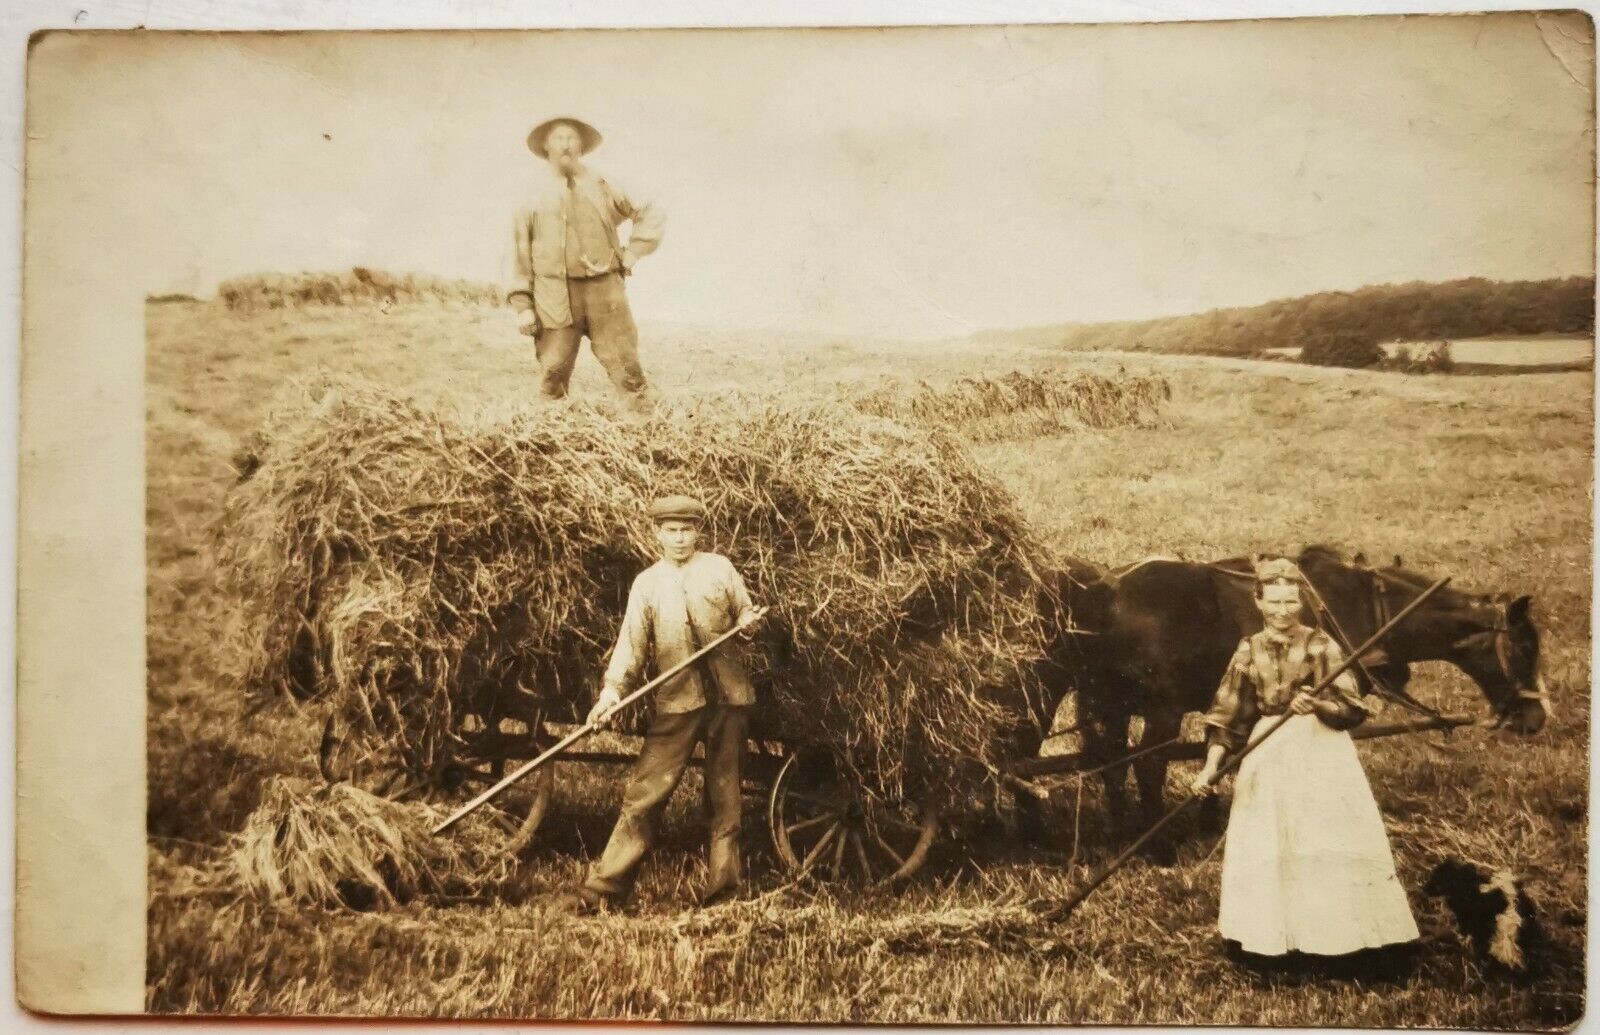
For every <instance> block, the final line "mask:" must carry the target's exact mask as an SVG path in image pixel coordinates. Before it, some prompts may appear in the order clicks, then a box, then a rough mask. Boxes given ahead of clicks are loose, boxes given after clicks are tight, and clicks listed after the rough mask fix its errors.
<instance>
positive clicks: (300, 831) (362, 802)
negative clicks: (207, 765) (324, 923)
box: [222, 778, 516, 909]
mask: <svg viewBox="0 0 1600 1035" xmlns="http://www.w3.org/2000/svg"><path fill="white" fill-rule="evenodd" d="M442 815H443V814H442V813H440V812H436V811H435V810H434V809H432V808H430V807H429V806H427V805H425V804H422V803H417V802H413V803H409V804H400V803H398V802H393V801H389V800H387V799H385V798H380V797H377V796H376V795H372V794H368V793H366V792H365V791H362V790H360V789H359V788H356V787H352V786H351V785H350V784H347V783H334V784H328V785H325V786H322V787H318V788H316V789H310V788H308V787H306V786H305V785H303V784H298V783H296V782H295V781H291V780H285V779H282V778H274V779H273V780H271V781H270V782H269V783H268V784H267V786H266V788H265V790H264V792H263V794H262V799H261V804H260V806H259V807H257V809H256V810H255V811H254V812H252V813H251V814H250V818H249V819H248V820H247V821H246V822H245V825H244V827H243V829H242V830H240V831H239V832H238V833H237V834H235V835H234V836H233V838H232V840H231V842H230V844H229V846H228V851H227V853H226V854H225V855H224V857H223V859H222V865H223V869H224V872H225V873H226V874H227V875H228V876H229V877H231V878H232V880H233V882H234V884H235V885H236V886H237V887H238V888H239V889H240V890H241V891H244V892H246V893H247V894H250V895H252V896H254V897H257V898H261V899H264V900H267V901H287V902H294V903H298V904H304V905H317V906H328V907H333V906H341V905H343V906H349V907H351V908H354V909H371V908H374V907H377V906H394V905H396V904H398V903H404V902H409V901H411V900H412V899H414V898H418V897H421V896H436V895H477V894H483V893H486V892H489V891H491V890H494V889H496V888H498V887H500V886H501V885H503V884H504V883H505V882H506V881H507V880H509V879H510V877H511V875H512V874H513V872H514V871H515V868H516V860H515V859H514V858H513V857H512V856H511V855H510V854H509V853H507V852H506V851H505V850H504V847H503V845H504V842H505V832H504V831H503V830H500V829H498V828H496V827H494V826H493V825H492V824H490V823H489V821H488V820H486V819H485V818H484V817H483V816H481V815H477V816H471V817H468V820H467V821H466V822H465V823H463V824H462V825H460V826H458V827H457V828H456V831H457V832H456V834H455V836H453V837H447V838H441V837H434V836H432V834H430V833H429V831H430V829H431V828H432V827H433V825H434V824H435V823H437V822H438V821H439V820H440V819H441V818H442Z"/></svg>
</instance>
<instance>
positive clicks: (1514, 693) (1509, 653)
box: [1356, 555, 1550, 734]
mask: <svg viewBox="0 0 1600 1035" xmlns="http://www.w3.org/2000/svg"><path fill="white" fill-rule="evenodd" d="M1356 562H1357V564H1361V563H1362V559H1361V558H1360V556H1359V555H1358V556H1357V558H1356ZM1368 571H1369V572H1370V575H1371V578H1372V582H1373V591H1374V593H1375V594H1376V596H1377V600H1378V612H1379V616H1380V617H1382V616H1383V615H1384V614H1389V615H1392V614H1394V613H1395V612H1397V611H1399V610H1400V609H1401V608H1402V607H1404V606H1405V605H1406V604H1407V603H1409V602H1410V601H1411V600H1412V599H1414V598H1415V597H1416V596H1417V595H1418V594H1419V593H1420V592H1421V591H1422V590H1424V589H1426V588H1427V586H1428V585H1429V584H1430V583H1431V582H1432V581H1433V580H1431V579H1429V578H1427V577H1425V576H1423V575H1420V574H1418V573H1417V572H1415V571H1411V570H1410V569H1407V568H1406V567H1405V566H1404V565H1403V564H1402V562H1401V560H1400V558H1399V557H1396V558H1395V559H1394V564H1392V565H1390V566H1389V567H1386V568H1381V569H1368ZM1394 640H1395V644H1394V646H1393V649H1392V653H1393V654H1394V655H1395V656H1396V660H1404V661H1434V660H1437V661H1448V662H1450V663H1451V664H1453V665H1455V666H1456V667H1457V668H1459V669H1461V670H1462V671H1463V672H1465V673H1466V674H1467V675H1468V676H1470V677H1471V678H1472V681H1473V682H1475V683H1477V684H1478V688H1479V689H1480V690H1481V691H1482V692H1483V696H1484V699H1485V700H1486V701H1488V702H1489V706H1490V707H1491V708H1493V709H1494V712H1495V717H1496V725H1497V726H1505V727H1507V728H1509V729H1511V730H1513V731H1515V732H1517V733H1522V734H1532V733H1537V732H1539V730H1540V729H1542V728H1543V727H1544V724H1545V720H1546V719H1548V718H1549V715H1550V710H1549V705H1548V703H1547V700H1546V694H1545V687H1544V678H1543V676H1541V675H1540V672H1539V630H1538V628H1537V627H1536V626H1535V625H1534V622H1533V598H1532V597H1531V596H1527V595H1522V596H1513V595H1512V594H1509V593H1495V594H1479V593H1467V592H1463V591H1460V590H1457V589H1455V588H1454V587H1448V586H1447V587H1445V589H1443V590H1441V591H1440V592H1438V593H1436V594H1434V596H1433V597H1432V598H1431V599H1430V600H1429V601H1428V603H1427V604H1426V605H1425V606H1424V607H1423V608H1422V609H1421V610H1419V611H1418V612H1417V613H1416V614H1415V615H1414V616H1413V617H1412V619H1411V620H1408V621H1406V622H1404V623H1403V624H1402V626H1401V627H1400V628H1398V629H1396V631H1395V636H1394Z"/></svg>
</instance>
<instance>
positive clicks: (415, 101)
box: [29, 15, 1594, 337]
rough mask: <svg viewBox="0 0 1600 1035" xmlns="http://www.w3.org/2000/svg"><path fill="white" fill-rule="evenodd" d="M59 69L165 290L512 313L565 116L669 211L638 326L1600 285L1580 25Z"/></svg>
mask: <svg viewBox="0 0 1600 1035" xmlns="http://www.w3.org/2000/svg"><path fill="white" fill-rule="evenodd" d="M46 43H47V45H46V46H42V47H40V48H37V49H36V51H35V54H34V60H33V62H32V66H31V67H30V74H31V75H32V77H33V80H32V82H31V83H30V91H31V92H30V103H31V104H32V105H33V107H32V108H31V109H30V120H31V121H30V124H29V134H30V138H32V141H33V146H36V147H64V148H70V149H77V150H82V151H86V152H87V153H89V154H91V155H93V156H94V157H95V158H97V159H98V161H99V163H100V166H101V168H102V169H103V170H104V176H103V177H102V179H101V180H100V181H99V182H97V183H93V184H72V185H61V189H71V190H79V191H95V192H98V191H114V192H118V193H124V194H126V195H127V196H128V197H130V198H136V199H138V204H137V205H135V206H133V211H132V214H131V215H130V217H129V218H130V219H131V220H132V221H133V224H134V225H133V226H132V229H133V230H134V231H135V233H136V237H137V239H138V240H140V241H142V242H143V244H142V247H143V249H144V253H143V255H142V259H143V260H144V261H143V268H144V270H145V271H146V273H145V275H146V277H147V282H146V284H145V285H144V287H145V289H146V290H148V291H169V290H183V291H192V292H197V293H200V294H209V293H210V292H211V290H212V289H213V288H214V286H215V284H216V282H217V281H218V280H220V279H222V278H225V277H229V276H234V275H238V274H242V273H252V272H258V271H285V272H293V271H300V270H325V269H326V270H337V269H344V268H348V267H350V266H352V265H367V266H373V267H378V268H381V269H386V270H391V271H395V272H408V271H410V272H426V273H434V274H439V275H444V276H461V277H469V278H474V279H498V278H499V277H500V275H501V272H502V270H503V264H504V263H505V261H506V256H507V245H508V243H509V235H510V229H509V220H510V214H511V212H512V210H513V209H514V208H515V207H516V205H517V204H518V202H519V200H520V199H521V197H522V195H523V193H524V191H525V189H526V187H525V184H526V182H527V180H528V177H529V174H530V172H531V171H532V168H533V163H534V161H535V159H534V158H533V157H532V156H531V155H529V154H528V152H527V151H526V149H525V148H524V145H523V139H524V137H525V135H526V133H527V131H528V129H529V127H530V126H532V125H533V124H534V123H535V122H538V121H540V120H541V119H543V118H544V117H546V116H549V115H554V114H572V115H577V116H579V117H583V118H586V119H588V120H589V121H591V122H593V123H594V124H595V125H596V126H598V127H599V128H600V130H601V131H602V132H603V133H604V134H605V138H606V140H605V143H604V144H603V145H602V147H601V148H600V149H599V150H598V151H596V152H595V153H594V154H593V155H592V156H591V163H592V164H593V165H594V166H595V167H596V168H597V169H599V170H600V171H601V172H602V173H604V174H605V175H607V176H608V177H612V178H614V179H615V180H617V181H618V182H619V183H620V184H622V185H624V186H625V187H626V188H627V189H628V190H629V191H630V192H632V193H635V194H638V195H640V196H648V197H650V198H653V199H654V200H656V201H658V202H659V203H660V204H661V205H662V206H663V207H664V209H665V210H666V213H667V231H666V237H665V241H664V243H663V245H662V247H661V249H660V250H659V251H658V252H656V253H655V254H654V255H652V256H650V257H649V258H647V259H645V260H643V261H642V262H641V264H640V266H639V270H638V275H637V276H636V277H634V278H633V279H632V281H631V282H630V298H631V300H632V302H633V306H634V311H635V314H636V315H637V316H638V318H639V319H640V321H641V322H642V323H648V322H652V321H672V322H687V323H695V324H706V325H720V326H729V327H768V328H782V329H786V330H793V331H802V332H823V333H839V334H860V335H867V336H875V337H877V336H883V337H940V336H946V335H956V334H962V333H966V332H969V331H972V330H977V329H982V328H1004V327H1016V326H1025V325H1030V324H1039V323H1050V322H1059V321H1069V320H1079V321H1090V320H1102V319H1124V318H1137V317H1145V316H1157V315H1164V314H1170V313H1181V312H1191V311H1196V310H1202V309H1207V308H1211V307H1213V306H1220V305H1237V304H1250V303H1254V302H1260V301H1265V300H1267V299H1271V298H1277V297H1283V296H1289V295H1298V294H1303V293H1306V292H1309V291H1318V290H1326V289H1349V288H1355V287H1359V286H1361V285H1364V284H1371V283H1379V282H1386V281H1404V280H1441V279H1447V278H1452V277H1462V276H1474V275H1483V276H1490V277H1502V278H1539V277H1550V276H1564V275H1569V274H1579V273H1590V272H1592V261H1593V260H1592V248H1593V241H1594V226H1593V210H1592V195H1593V186H1592V181H1593V169H1594V152H1593V147H1594V140H1593V134H1592V124H1593V116H1592V113H1591V104H1592V92H1593V67H1594V66H1593V43H1592V31H1591V28H1590V25H1589V23H1588V21H1587V20H1586V19H1584V18H1582V17H1581V16H1572V15H1563V16H1539V17H1538V19H1537V20H1536V18H1535V16H1532V15H1494V16H1488V17H1413V18H1404V19H1402V18H1366V19H1336V20H1312V19H1307V20H1296V21H1279V22H1241V23H1221V24H1218V23H1213V24H1191V25H1154V26H1139V25H1130V26H1092V27H1030V28H1010V29H1005V28H992V27H991V28H978V29H970V28H969V29H895V30H860V29H854V30H754V31H752V30H723V31H705V30H694V31H684V32H670V31H656V32H639V31H624V32H588V33H572V32H529V33H503V32H502V33H494V32H488V33H432V34H399V33H390V34H376V33H375V34H357V33H345V34H323V35H316V34H298V35H296V34H291V35H276V36H274V35H236V36H215V35H207V34H194V35H185V36H177V35H171V36H160V35H156V36H151V35H148V34H147V35H145V36H144V37H143V38H139V37H134V36H125V37H117V36H110V35H106V36H87V37H85V36H80V37H77V38H72V39H68V38H63V37H55V38H53V39H51V40H47V41H46ZM30 189H33V188H30Z"/></svg>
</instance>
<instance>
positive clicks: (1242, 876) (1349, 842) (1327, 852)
mask: <svg viewBox="0 0 1600 1035" xmlns="http://www.w3.org/2000/svg"><path fill="white" fill-rule="evenodd" d="M1277 720H1278V717H1277V716H1271V717H1267V718H1263V719H1261V720H1260V721H1258V722H1257V723H1256V724H1255V728H1254V729H1252V730H1251V732H1250V739H1251V740H1252V741H1254V740H1256V739H1257V738H1259V737H1260V736H1261V734H1263V733H1264V732H1265V731H1266V730H1267V729H1268V728H1269V727H1270V726H1271V725H1272V724H1273V723H1275V722H1277ZM1217 926H1218V927H1219V928H1220V929H1221V931H1222V936H1223V937H1224V938H1227V939H1231V940H1233V941H1237V942H1238V943H1239V944H1240V946H1241V947H1242V948H1243V949H1244V950H1245V951H1246V952H1251V953H1256V954H1258V955H1262V956H1279V955H1282V954H1284V953H1286V952H1289V951H1291V950H1299V951H1300V952H1307V953H1316V954H1318V955H1324V956H1337V955H1343V954H1345V953H1349V952H1355V951H1357V950H1359V949H1365V948H1376V947H1378V946H1382V945H1390V944H1393V943H1396V942H1408V941H1412V940H1413V939H1415V938H1417V936H1418V933H1417V924H1416V921H1415V920H1414V919H1413V918H1412V916H1411V907H1410V905H1409V904H1408V903H1407V902H1406V893H1405V889H1404V888H1403V887H1402V886H1401V884H1400V880H1399V878H1398V877H1397V876H1396V875H1395V872H1394V856H1393V854H1392V853H1391V852H1390V850H1389V837H1388V833H1387V832H1386V831H1385V830H1384V826H1383V817H1382V816H1381V815H1379V813H1378V804H1377V802H1376V801H1374V800H1373V797H1372V788H1371V787H1370V786H1369V785H1368V783H1367V776H1366V773H1365V772H1363V771H1362V769H1361V760H1360V759H1359V758H1357V757H1356V746H1355V742H1354V741H1352V740H1351V739H1350V735H1349V734H1348V733H1345V732H1343V731H1341V730H1335V729H1331V728H1329V727H1328V726H1325V725H1323V723H1322V722H1321V721H1320V720H1319V719H1318V718H1317V717H1316V716H1315V715H1297V716H1293V717H1291V718H1290V719H1289V720H1288V722H1286V723H1285V724H1284V727H1283V729H1281V730H1278V731H1277V732H1276V733H1274V734H1273V735H1272V736H1271V738H1270V739H1268V740H1267V741H1266V743H1264V744H1262V745H1261V746H1260V747H1258V748H1256V749H1255V750H1254V751H1252V752H1250V754H1249V755H1248V756H1246V758H1245V760H1244V762H1243V763H1242V764H1241V765H1240V767H1239V774H1238V777H1237V778H1236V780H1235V782H1234V792H1233V809H1232V811H1231V812H1230V814H1229V816H1228V832H1227V844H1226V847H1225V848H1224V854H1223V858H1222V908H1221V911H1220V915H1219V916H1218V918H1217Z"/></svg>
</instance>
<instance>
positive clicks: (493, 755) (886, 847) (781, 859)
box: [463, 716, 1472, 883]
mask: <svg viewBox="0 0 1600 1035" xmlns="http://www.w3.org/2000/svg"><path fill="white" fill-rule="evenodd" d="M1471 721H1472V719H1471V718H1470V717H1467V716H1443V717H1440V718H1438V719H1422V720H1417V721H1401V722H1394V723H1381V724H1372V725H1368V726H1362V727H1358V728H1357V729H1355V730H1353V731H1351V736H1352V737H1353V738H1354V739H1356V740H1371V739H1374V738H1379V737H1390V736H1397V735H1400V734H1406V733H1416V732H1422V731H1425V730H1437V729H1449V728H1453V727H1455V726H1461V725H1466V724H1468V723H1470V722H1471ZM610 740H611V741H612V743H611V745H610V746H609V747H608V748H607V749H601V750H580V751H570V752H567V753H564V754H562V755H560V756H559V760H560V761H561V762H563V763H568V764H578V765H623V764H629V763H631V762H633V761H634V759H635V758H636V757H637V753H638V745H639V744H640V743H641V742H642V741H641V738H639V737H625V736H620V735H611V737H610ZM550 742H551V733H550V731H542V732H541V733H539V734H531V733H530V734H526V735H523V736H507V735H504V734H498V735H496V736H494V737H492V738H489V739H487V740H485V741H483V742H481V744H480V751H482V753H483V755H484V757H482V758H481V759H480V764H481V765H482V768H477V767H474V766H471V765H468V766H466V767H465V768H464V770H463V772H464V774H465V775H466V776H467V779H468V781H469V782H478V781H482V782H486V783H487V782H493V781H495V780H498V779H500V777H501V776H502V775H503V773H504V770H505V767H506V765H507V763H510V762H514V761H517V760H519V759H522V758H532V757H535V756H536V755H538V754H539V753H540V751H542V750H543V749H544V748H545V747H548V745H549V744H550ZM630 748H631V749H632V750H629V749H630ZM1161 753H1162V754H1164V755H1165V756H1166V758H1167V759H1168V760H1169V761H1197V760H1199V759H1201V758H1202V757H1204V754H1205V745H1204V744H1203V743H1202V742H1200V741H1180V742H1178V743H1176V744H1172V745H1170V746H1168V747H1166V748H1164V749H1162V752H1161ZM1130 757H1131V756H1130ZM1126 760H1127V759H1121V760H1118V761H1116V762H1112V763H1110V764H1109V765H1105V764H1101V765H1095V766H1094V768H1093V769H1092V770H1091V769H1090V766H1091V763H1090V762H1089V761H1087V760H1086V759H1085V758H1084V756H1083V755H1082V754H1081V753H1077V752H1069V753H1062V754H1056V755H1040V756H1037V757H1034V758H1021V759H1015V760H1013V761H1012V762H1011V763H1010V764H1009V765H1008V766H1007V767H1006V768H1005V770H1004V771H1003V772H1002V773H1001V774H1000V776H1001V778H1002V779H1003V780H1005V781H1007V782H1010V783H1012V784H1013V785H1027V789H1028V790H1030V791H1031V792H1032V793H1038V792H1039V788H1038V785H1037V781H1041V780H1044V781H1048V780H1051V779H1053V778H1059V777H1076V776H1077V775H1079V774H1081V773H1084V772H1085V771H1086V770H1087V771H1091V772H1098V771H1099V770H1100V769H1105V768H1110V766H1111V765H1117V764H1120V762H1123V761H1126ZM702 764H703V757H702V754H701V749H700V748H698V747H697V748H696V749H695V756H694V757H693V758H692V759H691V761H690V765H691V766H693V767H696V768H698V767H699V766H701V765H702ZM538 773H539V774H543V775H542V777H540V786H539V787H538V788H537V789H536V790H535V791H534V792H533V794H532V795H531V800H529V801H528V802H527V804H526V811H524V812H523V814H522V817H521V820H520V823H518V824H517V825H516V827H515V829H514V832H513V841H512V843H511V846H510V847H511V849H512V850H513V851H520V850H521V849H522V848H524V847H526V846H527V845H528V844H530V843H531V841H532V839H533V837H534V835H535V834H536V833H537V831H538V828H539V825H540V823H541V822H542V820H543V818H544V815H545V813H546V811H547V808H548V801H549V795H550V793H551V792H552V790H553V780H552V776H553V773H554V767H553V766H547V767H546V768H544V769H542V770H539V771H538ZM536 775H538V774H536ZM744 782H745V792H746V793H747V794H749V795H752V796H754V797H757V798H758V799H760V800H761V801H762V802H763V804H764V816H765V820H766V825H767V832H768V834H769V836H770V838H771V842H772V847H773V852H774V855H775V857H776V860H777V862H778V865H779V866H780V867H782V869H783V870H784V871H785V872H786V873H788V874H790V875H793V876H797V877H798V876H805V875H809V876H812V877H815V878H821V879H828V880H834V881H862V882H866V883H877V882H882V883H890V882H894V881H899V880H903V879H905V878H907V877H909V876H911V875H912V874H914V873H916V872H917V871H918V870H919V869H921V868H922V866H923V864H924V863H925V862H926V861H927V858H928V853H929V851H930V849H931V848H932V847H933V843H934V841H935V840H936V839H937V836H938V831H939V822H940V818H941V810H940V809H939V807H938V805H937V803H936V802H935V801H933V800H931V799H926V800H897V799H891V798H886V797H884V796H882V795H879V794H877V793H875V792H873V791H872V790H871V789H870V788H868V787H866V786H864V785H863V784H861V783H860V782H859V781H856V780H854V779H852V778H850V777H849V776H848V775H846V774H845V772H844V771H843V768H842V767H841V766H840V765H838V764H837V763H836V761H835V759H834V756H833V754H832V752H830V751H829V750H828V749H826V748H824V747H817V746H808V745H795V744H791V743H788V742H785V741H782V740H770V739H763V740H752V741H751V742H750V745H749V754H748V756H747V759H746V763H745V774H744ZM519 811H520V810H519Z"/></svg>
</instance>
